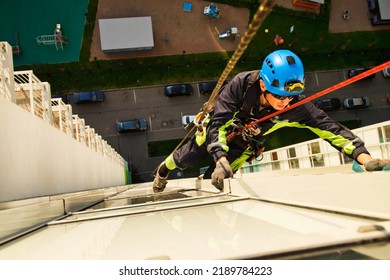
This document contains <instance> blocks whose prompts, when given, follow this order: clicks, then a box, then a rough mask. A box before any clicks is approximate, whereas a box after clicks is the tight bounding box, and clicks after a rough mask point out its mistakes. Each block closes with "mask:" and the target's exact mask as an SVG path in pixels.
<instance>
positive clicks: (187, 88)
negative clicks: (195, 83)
mask: <svg viewBox="0 0 390 280" xmlns="http://www.w3.org/2000/svg"><path fill="white" fill-rule="evenodd" d="M192 92H193V89H192V86H191V85H190V84H175V85H166V86H164V94H165V95H166V96H168V97H171V96H181V95H191V94H192Z"/></svg>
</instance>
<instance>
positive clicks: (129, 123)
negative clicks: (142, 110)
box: [116, 118, 148, 132]
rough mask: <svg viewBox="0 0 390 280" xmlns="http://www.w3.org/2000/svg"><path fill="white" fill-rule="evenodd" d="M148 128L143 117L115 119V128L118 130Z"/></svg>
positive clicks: (127, 130)
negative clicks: (123, 119)
mask: <svg viewBox="0 0 390 280" xmlns="http://www.w3.org/2000/svg"><path fill="white" fill-rule="evenodd" d="M147 128H148V123H147V122H146V120H145V119H142V118H141V119H132V120H125V121H116V130H117V131H118V132H129V131H143V130H146V129H147Z"/></svg>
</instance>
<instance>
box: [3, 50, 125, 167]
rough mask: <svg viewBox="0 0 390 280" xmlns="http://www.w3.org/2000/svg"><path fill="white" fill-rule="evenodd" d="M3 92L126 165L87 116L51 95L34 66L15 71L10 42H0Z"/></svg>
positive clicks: (92, 147) (25, 107)
mask: <svg viewBox="0 0 390 280" xmlns="http://www.w3.org/2000/svg"><path fill="white" fill-rule="evenodd" d="M0 95H1V96H3V97H4V98H6V99H7V100H10V101H11V102H13V103H16V104H17V105H19V106H20V107H22V108H23V109H25V110H27V111H29V112H30V113H31V114H33V115H34V116H37V117H39V118H41V119H43V120H44V121H46V122H47V123H49V124H50V125H52V126H54V127H56V128H58V129H59V130H60V131H62V132H64V133H65V134H67V135H69V136H71V137H73V138H74V139H76V140H77V141H79V142H80V143H83V144H85V145H86V146H87V147H89V148H91V149H92V150H94V151H96V152H99V153H101V154H102V155H103V156H105V157H109V158H111V159H112V160H114V161H116V162H118V164H120V165H122V166H123V167H124V168H127V163H126V161H125V160H124V159H123V158H122V157H121V156H120V155H119V154H118V153H117V152H116V151H115V150H114V149H113V148H112V147H111V146H110V145H108V144H107V142H106V141H105V140H103V139H102V137H101V136H100V135H98V134H97V133H95V130H94V129H93V128H91V127H90V126H87V125H86V124H85V120H84V119H82V118H79V117H78V116H77V115H73V114H72V107H71V105H69V104H65V103H64V102H63V101H62V100H61V98H53V99H51V89H50V84H49V83H47V82H42V81H40V80H39V79H38V78H37V77H36V76H35V75H34V73H33V71H31V70H27V71H15V72H14V71H13V58H12V47H11V46H10V45H9V44H8V43H7V42H0Z"/></svg>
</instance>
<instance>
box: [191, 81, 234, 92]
mask: <svg viewBox="0 0 390 280" xmlns="http://www.w3.org/2000/svg"><path fill="white" fill-rule="evenodd" d="M228 82H229V81H227V80H225V81H224V82H223V84H222V86H224V85H226V84H227V83H228ZM217 83H218V81H208V82H200V83H198V86H199V92H200V93H201V94H211V93H212V92H213V90H214V88H215V86H216V85H217Z"/></svg>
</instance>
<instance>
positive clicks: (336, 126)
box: [282, 102, 369, 160]
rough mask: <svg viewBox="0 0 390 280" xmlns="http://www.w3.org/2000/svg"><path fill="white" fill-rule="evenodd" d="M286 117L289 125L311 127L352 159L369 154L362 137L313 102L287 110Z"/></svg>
mask: <svg viewBox="0 0 390 280" xmlns="http://www.w3.org/2000/svg"><path fill="white" fill-rule="evenodd" d="M284 118H287V121H288V125H287V126H293V127H300V128H308V129H310V130H311V131H312V132H314V133H315V134H317V135H318V136H319V137H320V138H322V139H323V140H325V141H327V142H328V143H329V144H330V145H332V146H333V147H334V148H335V149H337V150H338V151H340V152H342V153H343V154H345V155H346V156H348V157H350V158H352V159H355V160H356V158H357V157H358V155H360V154H362V153H366V154H369V152H368V151H367V149H366V148H365V147H364V142H363V140H362V139H360V138H359V137H358V136H357V135H355V134H354V133H353V132H352V131H351V130H350V129H348V128H347V127H345V126H343V125H341V124H340V123H338V122H336V121H334V120H333V119H332V118H331V117H329V116H328V115H327V114H326V113H325V112H324V111H322V110H320V109H318V108H317V107H315V106H314V104H313V103H311V102H307V103H305V104H302V105H301V106H298V107H297V108H294V109H292V110H290V111H288V112H286V115H285V116H283V119H284ZM282 122H283V121H282Z"/></svg>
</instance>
